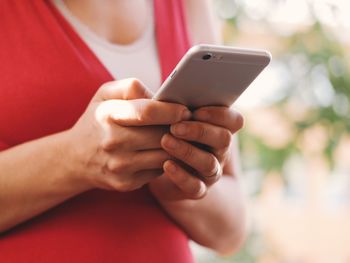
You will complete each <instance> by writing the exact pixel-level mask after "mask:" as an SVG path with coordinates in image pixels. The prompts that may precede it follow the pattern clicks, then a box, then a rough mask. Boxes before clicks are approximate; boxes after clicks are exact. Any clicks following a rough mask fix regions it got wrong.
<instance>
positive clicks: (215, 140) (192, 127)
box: [170, 121, 232, 149]
mask: <svg viewBox="0 0 350 263" xmlns="http://www.w3.org/2000/svg"><path fill="white" fill-rule="evenodd" d="M170 132H171V133H172V134H173V135H174V136H176V137H177V138H180V139H183V140H186V141H192V142H197V143H201V144H205V145H207V146H210V147H211V148H213V149H227V148H228V147H229V146H230V144H231V140H232V134H231V132H230V131H229V130H228V129H226V128H222V127H219V126H216V125H213V124H209V123H204V122H199V121H183V122H180V123H177V124H173V125H171V128H170Z"/></svg>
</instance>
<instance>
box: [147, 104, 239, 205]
mask: <svg viewBox="0 0 350 263" xmlns="http://www.w3.org/2000/svg"><path fill="white" fill-rule="evenodd" d="M242 126H243V117H242V116H241V115H240V114H239V113H238V112H236V111H234V110H232V109H230V108H227V107H203V108H200V109H198V110H196V111H195V112H194V113H193V120H191V121H183V122H180V123H177V124H174V125H172V126H171V128H170V133H169V134H166V135H164V136H163V138H162V141H161V144H162V147H163V149H164V150H165V151H166V152H168V153H169V154H170V155H171V156H173V157H174V159H173V160H168V161H166V162H165V163H164V165H163V168H164V175H163V176H161V177H158V178H156V179H155V180H153V181H152V182H151V183H150V189H151V191H152V192H153V194H154V195H155V196H156V197H157V198H158V199H162V200H181V199H200V198H203V197H204V196H205V194H206V192H207V189H208V187H210V186H211V185H213V184H214V183H215V182H217V181H218V180H219V179H220V177H221V176H222V174H223V167H224V164H225V162H226V161H227V159H228V157H229V155H230V145H231V140H232V134H234V133H235V132H236V131H238V130H239V129H240V128H242ZM199 145H204V147H198V146H199ZM204 148H205V149H204Z"/></svg>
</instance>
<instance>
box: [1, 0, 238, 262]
mask: <svg viewBox="0 0 350 263" xmlns="http://www.w3.org/2000/svg"><path fill="white" fill-rule="evenodd" d="M208 7H209V6H208V4H207V3H203V1H195V0H192V1H190V0H188V1H186V2H184V3H182V1H179V0H171V1H163V0H154V1H150V0H134V1H130V0H113V1H111V0H109V1H103V2H102V1H101V0H84V1H83V0H74V1H73V0H64V2H62V1H58V0H57V1H53V2H51V1H26V2H23V1H13V0H3V1H2V2H1V4H0V17H1V18H0V19H1V26H0V27H1V30H0V37H1V39H2V40H3V41H1V43H0V47H1V48H0V58H1V61H2V63H1V65H0V70H1V76H0V80H1V83H2V84H1V87H0V123H1V127H0V147H1V149H2V152H1V153H0V167H1V170H0V231H1V233H2V234H1V236H0V260H1V261H2V262H67V261H70V262H71V261H73V262H115V261H118V262H140V261H146V262H193V258H192V256H191V253H190V250H189V247H188V238H191V239H193V240H194V241H196V242H198V243H200V244H202V245H204V246H207V247H210V248H212V249H214V250H217V251H218V252H220V253H228V252H232V251H234V250H236V249H237V248H238V246H239V245H240V243H241V242H242V239H243V237H244V211H243V210H244V209H243V205H242V198H241V194H240V191H239V186H238V183H237V178H236V174H235V171H234V165H232V163H233V158H232V156H233V155H232V148H233V147H232V143H231V142H232V140H231V137H232V134H233V133H235V132H236V131H237V130H238V129H240V128H241V126H242V117H241V116H240V115H239V114H238V113H236V112H234V111H232V110H230V109H228V108H225V107H205V108H201V109H197V110H196V111H194V112H190V111H189V110H188V109H187V108H186V107H185V106H183V105H178V104H171V103H165V102H156V101H152V100H151V99H150V98H151V96H152V95H151V94H152V91H151V90H153V91H154V90H156V89H157V88H158V87H159V85H160V83H161V79H164V78H165V77H166V76H167V75H168V74H169V72H170V71H171V70H172V69H173V67H174V66H175V64H176V63H177V61H178V60H179V59H180V58H181V56H182V55H183V54H184V53H185V52H186V50H187V49H188V48H189V47H190V41H189V40H188V37H187V24H186V17H185V16H186V14H185V13H184V9H185V8H186V10H187V18H188V26H189V31H190V32H191V33H192V35H194V36H195V37H194V38H193V39H197V40H199V41H201V40H205V41H206V42H208V41H209V40H210V39H211V40H213V39H214V37H213V34H212V33H210V32H211V30H210V28H208V27H206V28H205V30H203V28H201V30H199V31H200V32H198V29H199V28H200V27H199V25H200V24H203V22H206V23H208V20H207V15H208V14H209V10H208ZM152 14H153V15H152ZM153 17H154V23H153V19H152V18H153ZM203 17H204V18H203ZM203 36H205V37H204V38H203ZM205 38H208V39H209V40H208V39H205ZM193 43H194V42H193ZM193 43H192V44H193ZM158 59H159V61H158ZM128 77H136V78H139V79H141V81H142V82H143V83H145V84H143V83H142V82H140V81H139V80H137V79H135V78H131V79H130V78H128ZM114 78H116V79H117V81H112V80H113V79H114ZM169 126H170V130H169ZM188 141H191V142H197V143H201V144H205V145H207V146H209V148H210V149H211V150H210V151H204V150H203V149H200V148H197V147H196V146H194V145H193V144H190V143H189V142H188ZM190 171H193V173H194V172H195V173H196V174H197V175H199V176H193V174H191V172H190ZM199 178H201V179H199ZM106 190H110V191H106Z"/></svg>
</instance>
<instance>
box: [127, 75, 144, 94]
mask: <svg viewBox="0 0 350 263" xmlns="http://www.w3.org/2000/svg"><path fill="white" fill-rule="evenodd" d="M128 81H129V88H130V90H132V91H140V90H143V85H142V83H141V81H140V80H138V79H137V78H130V79H128Z"/></svg>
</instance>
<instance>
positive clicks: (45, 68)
mask: <svg viewBox="0 0 350 263" xmlns="http://www.w3.org/2000/svg"><path fill="white" fill-rule="evenodd" d="M155 15H156V32H157V41H158V49H159V54H160V63H161V66H162V75H163V78H164V77H165V76H166V75H167V73H168V72H170V71H171V69H172V68H173V67H174V65H175V64H176V62H177V61H178V60H179V59H180V57H181V56H182V55H183V54H184V53H185V51H186V50H187V48H188V47H189V43H188V38H187V33H186V28H185V22H184V20H183V19H184V17H183V7H182V2H181V1H178V0H167V1H164V0H155ZM0 61H1V63H0V72H1V73H0V150H2V149H5V148H7V147H12V146H15V145H17V144H20V143H23V142H26V141H29V140H33V139H36V138H40V137H42V136H45V135H48V134H52V133H56V132H59V131H62V130H65V129H68V128H70V127H71V126H72V125H73V124H74V123H75V122H76V121H77V119H78V118H79V116H80V115H81V114H82V113H83V111H84V110H85V108H86V106H87V104H88V102H89V101H90V99H91V97H92V96H93V95H94V93H95V92H96V90H97V89H98V88H99V87H100V86H101V84H102V83H104V82H106V81H109V80H111V79H112V77H111V75H110V74H109V73H108V72H107V70H106V69H105V68H104V67H103V66H102V65H101V63H100V62H99V61H98V60H97V58H96V57H95V56H94V54H93V53H92V52H91V51H90V50H89V48H88V47H87V46H86V45H85V43H84V42H83V41H82V40H81V39H80V38H79V37H78V36H77V35H76V33H75V32H74V31H73V30H72V28H71V27H70V26H69V25H68V24H67V23H66V21H65V20H64V19H63V18H62V16H61V15H60V14H59V13H58V12H57V10H56V9H55V8H54V7H53V6H52V5H51V4H50V3H49V2H48V1H43V0H32V1H20V0H2V1H0ZM145 63H146V62H145ZM48 176H50V175H49V174H48ZM0 216H1V215H0ZM0 262H36V263H39V262H167V263H172V262H174V263H175V262H181V263H189V262H193V259H192V256H191V252H190V250H189V247H188V239H187V236H186V234H185V233H184V232H183V231H182V230H181V229H180V228H179V227H178V226H177V225H176V224H175V223H174V222H173V221H172V220H171V219H170V218H169V217H168V216H167V215H166V214H165V213H164V212H163V211H162V209H161V208H160V207H159V205H158V204H157V202H156V201H155V199H154V198H153V197H152V195H151V194H150V193H149V191H148V190H147V188H143V189H141V190H138V191H134V192H129V193H118V192H112V191H102V190H94V191H90V192H87V193H84V194H82V195H79V196H77V197H75V198H72V199H71V200H69V201H67V202H65V203H63V204H62V205H59V206H57V207H56V208H54V209H51V210H50V211H47V212H46V213H44V214H42V215H40V216H38V217H36V218H34V219H32V220H30V221H27V222H26V223H24V224H22V225H19V226H17V227H15V228H14V229H12V230H10V231H8V232H6V233H4V234H2V235H0Z"/></svg>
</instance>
